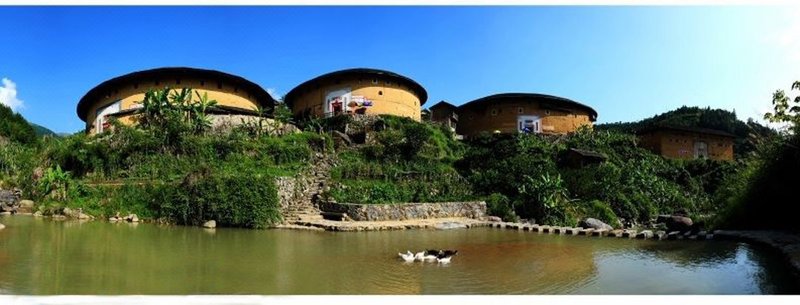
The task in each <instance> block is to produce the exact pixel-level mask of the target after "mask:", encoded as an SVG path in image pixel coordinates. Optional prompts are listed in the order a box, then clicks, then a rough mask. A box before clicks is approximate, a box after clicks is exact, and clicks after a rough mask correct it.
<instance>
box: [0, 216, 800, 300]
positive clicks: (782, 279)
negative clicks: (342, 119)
mask: <svg viewBox="0 0 800 305" xmlns="http://www.w3.org/2000/svg"><path fill="white" fill-rule="evenodd" d="M3 221H4V223H5V224H6V225H7V226H8V228H6V230H4V231H2V232H0V269H2V270H3V272H0V292H1V293H14V294H208V293H210V294H473V293H475V294H509V293H510V294H534V293H535V294H543V293H545V294H546V293H552V294H565V293H599V294H604V293H614V294H625V293H633V294H643V293H644V294H650V293H656V294H658V293H662V294H670V293H706V294H724V293H764V292H766V293H785V292H797V291H798V287H800V286H798V285H797V277H796V276H794V275H791V274H787V273H786V269H787V268H786V265H785V263H783V262H782V261H780V259H779V257H774V256H770V255H768V254H764V253H765V251H762V250H761V249H755V248H751V247H749V246H747V245H741V244H736V243H730V242H710V243H704V242H688V241H687V242H649V241H632V240H621V239H611V238H605V239H599V238H591V237H575V236H554V235H541V234H537V233H532V232H518V231H505V230H494V229H469V230H449V231H390V232H357V233H330V232H302V231H281V230H267V231H257V230H239V229H224V228H218V229H216V230H205V229H200V228H189V227H175V226H156V225H151V224H139V225H138V226H132V225H130V224H128V223H119V224H109V223H104V222H88V223H77V222H55V221H48V220H42V219H36V218H31V217H13V218H7V219H4V220H3ZM428 248H446V249H458V250H459V253H458V255H457V256H456V257H455V258H454V259H453V261H452V263H450V264H447V265H440V264H436V263H420V262H415V263H404V262H402V261H401V260H399V259H398V258H397V253H398V252H405V251H406V250H411V251H412V252H416V251H421V250H422V249H428ZM787 283H788V284H787Z"/></svg>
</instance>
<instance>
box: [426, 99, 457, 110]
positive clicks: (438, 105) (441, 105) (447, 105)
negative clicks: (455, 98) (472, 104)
mask: <svg viewBox="0 0 800 305" xmlns="http://www.w3.org/2000/svg"><path fill="white" fill-rule="evenodd" d="M435 108H449V109H456V108H458V107H457V106H456V105H453V104H450V103H448V102H446V101H441V102H438V103H436V104H434V105H433V106H431V107H429V108H428V109H435Z"/></svg>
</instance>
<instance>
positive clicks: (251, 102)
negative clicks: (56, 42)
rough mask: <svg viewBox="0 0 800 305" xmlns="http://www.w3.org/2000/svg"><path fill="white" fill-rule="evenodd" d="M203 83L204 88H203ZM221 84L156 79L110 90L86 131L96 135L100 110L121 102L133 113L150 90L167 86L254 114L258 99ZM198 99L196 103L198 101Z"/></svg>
mask: <svg viewBox="0 0 800 305" xmlns="http://www.w3.org/2000/svg"><path fill="white" fill-rule="evenodd" d="M201 81H202V82H203V84H202V85H201ZM134 84H138V88H134ZM217 85H218V81H217V80H213V79H203V80H200V79H180V84H177V82H176V79H175V78H171V79H158V85H156V79H151V80H147V81H144V80H142V81H138V82H130V83H127V84H125V85H123V86H120V87H117V88H111V89H109V90H108V93H107V96H104V97H103V98H102V99H101V100H100V101H99V102H97V103H95V104H94V105H92V106H91V107H89V113H87V115H86V128H87V131H89V133H94V120H95V115H96V113H97V109H98V108H101V107H103V106H106V105H110V104H111V103H114V102H115V101H117V100H121V102H122V103H121V105H120V110H127V109H131V108H133V107H134V105H136V103H138V102H141V101H142V100H143V99H144V94H145V92H147V90H148V89H164V87H165V86H169V87H170V88H176V89H178V90H180V88H192V89H194V90H195V91H197V92H199V93H200V94H201V95H202V94H203V93H208V99H209V100H216V101H217V105H223V106H231V107H238V108H242V109H248V110H254V109H256V107H257V105H258V103H256V101H255V97H254V96H253V95H252V94H251V93H248V92H247V91H245V90H244V89H242V88H238V87H235V86H233V85H232V84H229V83H224V82H223V83H222V89H218V87H217ZM196 98H197V96H196V95H194V96H193V98H192V99H196ZM120 122H123V123H126V124H131V123H133V122H134V120H133V118H132V117H130V116H126V117H125V118H120Z"/></svg>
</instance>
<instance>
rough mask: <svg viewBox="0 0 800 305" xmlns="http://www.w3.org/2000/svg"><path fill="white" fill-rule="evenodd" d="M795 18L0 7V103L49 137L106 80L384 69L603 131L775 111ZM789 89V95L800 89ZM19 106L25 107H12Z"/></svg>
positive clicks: (788, 66) (724, 13) (301, 75)
mask: <svg viewBox="0 0 800 305" xmlns="http://www.w3.org/2000/svg"><path fill="white" fill-rule="evenodd" d="M798 11H800V7H788V6H764V7H758V6H732V7H662V6H658V7H612V6H602V7H551V6H549V7H0V20H2V22H1V24H2V25H3V28H4V31H3V34H2V37H3V40H2V41H3V44H2V45H0V78H2V79H4V80H3V82H2V83H0V102H3V103H6V104H15V109H16V110H17V111H19V112H20V113H22V114H23V115H24V116H25V117H26V118H28V119H29V120H30V121H32V122H35V123H38V124H41V125H44V126H46V127H48V128H51V129H53V130H55V131H57V132H74V131H78V130H80V129H82V128H83V122H82V121H80V119H78V117H77V115H76V113H75V107H76V104H77V101H78V100H79V99H80V98H81V97H82V96H83V94H85V93H86V91H88V90H89V89H91V88H92V87H94V86H95V85H97V84H99V83H100V82H102V81H104V80H107V79H109V78H112V77H115V76H119V75H122V74H126V73H129V72H133V71H138V70H143V69H149V68H155V67H162V66H190V67H198V68H209V69H216V70H221V71H225V72H228V73H231V74H236V75H240V76H243V77H245V78H247V79H249V80H251V81H253V82H255V83H257V84H259V85H261V86H262V87H264V88H269V89H270V90H274V91H275V92H277V94H278V95H282V94H284V93H286V92H288V91H289V90H291V89H292V88H293V87H294V86H296V85H298V84H300V83H301V82H303V81H305V80H308V79H310V78H312V77H315V76H317V75H320V74H323V73H327V72H330V71H333V70H338V69H343V68H352V67H370V68H379V69H386V70H391V71H394V72H397V73H400V74H403V75H406V76H408V77H411V78H412V79H415V80H416V81H418V82H419V83H420V84H422V85H423V86H424V87H425V88H426V89H427V91H428V94H429V100H428V102H427V103H426V105H425V106H430V105H433V104H434V103H436V102H438V101H439V100H447V101H449V102H451V103H453V104H456V105H459V104H462V103H465V102H468V101H470V100H473V99H476V98H479V97H483V96H486V95H490V94H494V93H500V92H538V93H547V94H554V95H559V96H563V97H567V98H571V99H574V100H577V101H580V102H582V103H585V104H587V105H590V106H592V107H594V108H595V109H596V110H597V111H598V113H599V118H598V122H599V123H603V122H615V121H631V120H639V119H642V118H645V117H650V116H652V115H655V114H657V113H661V112H664V111H666V110H670V109H674V108H677V107H679V106H681V105H697V106H704V107H705V106H710V107H714V108H724V109H729V110H734V109H735V110H736V113H737V114H738V115H739V117H740V118H747V117H756V116H760V115H761V114H762V113H763V112H764V111H766V110H769V109H770V106H771V105H770V100H771V94H772V92H773V91H775V90H776V89H788V87H789V86H790V85H791V83H792V82H793V81H795V80H800V14H798V13H795V12H798ZM796 93H797V92H796ZM20 103H21V105H20Z"/></svg>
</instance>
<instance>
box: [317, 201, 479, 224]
mask: <svg viewBox="0 0 800 305" xmlns="http://www.w3.org/2000/svg"><path fill="white" fill-rule="evenodd" d="M320 209H321V210H323V211H325V212H334V213H346V214H347V216H349V217H350V218H352V219H353V220H357V221H384V220H409V219H429V218H451V217H469V218H475V219H480V218H483V217H485V216H486V202H484V201H468V202H435V203H398V204H354V203H336V202H322V203H320Z"/></svg>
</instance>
